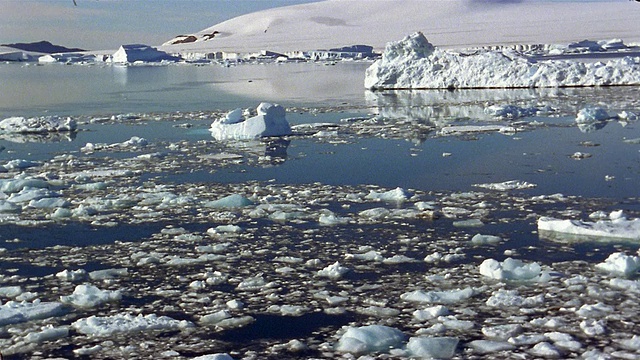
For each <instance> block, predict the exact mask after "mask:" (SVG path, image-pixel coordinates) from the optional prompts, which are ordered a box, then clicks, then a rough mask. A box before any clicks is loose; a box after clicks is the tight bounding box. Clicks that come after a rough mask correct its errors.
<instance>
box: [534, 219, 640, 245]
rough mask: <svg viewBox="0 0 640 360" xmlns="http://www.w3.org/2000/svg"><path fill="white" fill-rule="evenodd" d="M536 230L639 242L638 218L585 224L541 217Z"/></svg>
mask: <svg viewBox="0 0 640 360" xmlns="http://www.w3.org/2000/svg"><path fill="white" fill-rule="evenodd" d="M538 230H539V231H541V232H547V233H559V234H567V235H572V236H580V237H592V238H602V239H607V238H611V239H628V240H640V218H639V219H633V220H627V219H615V220H598V221H596V222H587V221H580V220H559V219H554V218H550V217H541V218H540V219H538Z"/></svg>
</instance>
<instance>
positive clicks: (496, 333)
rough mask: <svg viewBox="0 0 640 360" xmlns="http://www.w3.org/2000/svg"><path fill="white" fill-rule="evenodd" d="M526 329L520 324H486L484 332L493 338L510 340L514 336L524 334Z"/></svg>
mask: <svg viewBox="0 0 640 360" xmlns="http://www.w3.org/2000/svg"><path fill="white" fill-rule="evenodd" d="M523 331H524V329H523V328H522V325H520V324H504V325H496V326H484V327H483V328H482V333H483V334H484V335H485V336H486V337H488V338H490V339H493V340H509V339H510V338H513V337H514V336H518V335H520V334H522V332H523Z"/></svg>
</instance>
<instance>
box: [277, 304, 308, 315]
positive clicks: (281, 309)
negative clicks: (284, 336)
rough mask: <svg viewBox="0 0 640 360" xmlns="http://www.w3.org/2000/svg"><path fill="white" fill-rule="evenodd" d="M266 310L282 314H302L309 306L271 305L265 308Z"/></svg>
mask: <svg viewBox="0 0 640 360" xmlns="http://www.w3.org/2000/svg"><path fill="white" fill-rule="evenodd" d="M267 311H269V312H273V313H280V314H282V315H284V316H302V315H304V314H305V313H307V312H309V308H308V307H306V306H302V305H287V304H285V305H271V306H269V307H268V308H267Z"/></svg>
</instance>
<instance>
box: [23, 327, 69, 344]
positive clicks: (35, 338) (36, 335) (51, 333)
mask: <svg viewBox="0 0 640 360" xmlns="http://www.w3.org/2000/svg"><path fill="white" fill-rule="evenodd" d="M67 336H69V327H67V326H61V327H53V325H47V326H46V327H44V328H43V329H42V330H40V331H36V332H31V333H29V334H27V336H25V337H24V341H25V342H27V343H41V342H45V341H55V340H58V339H62V338H65V337H67Z"/></svg>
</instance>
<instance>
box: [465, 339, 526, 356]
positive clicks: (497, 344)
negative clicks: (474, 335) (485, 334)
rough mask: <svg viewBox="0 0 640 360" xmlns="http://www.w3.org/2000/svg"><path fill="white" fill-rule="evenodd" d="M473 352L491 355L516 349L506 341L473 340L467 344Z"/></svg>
mask: <svg viewBox="0 0 640 360" xmlns="http://www.w3.org/2000/svg"><path fill="white" fill-rule="evenodd" d="M467 346H469V347H470V348H472V349H473V351H474V352H476V353H479V354H491V353H496V352H499V351H511V350H514V349H515V348H516V347H515V346H513V345H511V344H509V343H508V342H506V341H497V340H473V341H471V342H469V343H468V344H467Z"/></svg>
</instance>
